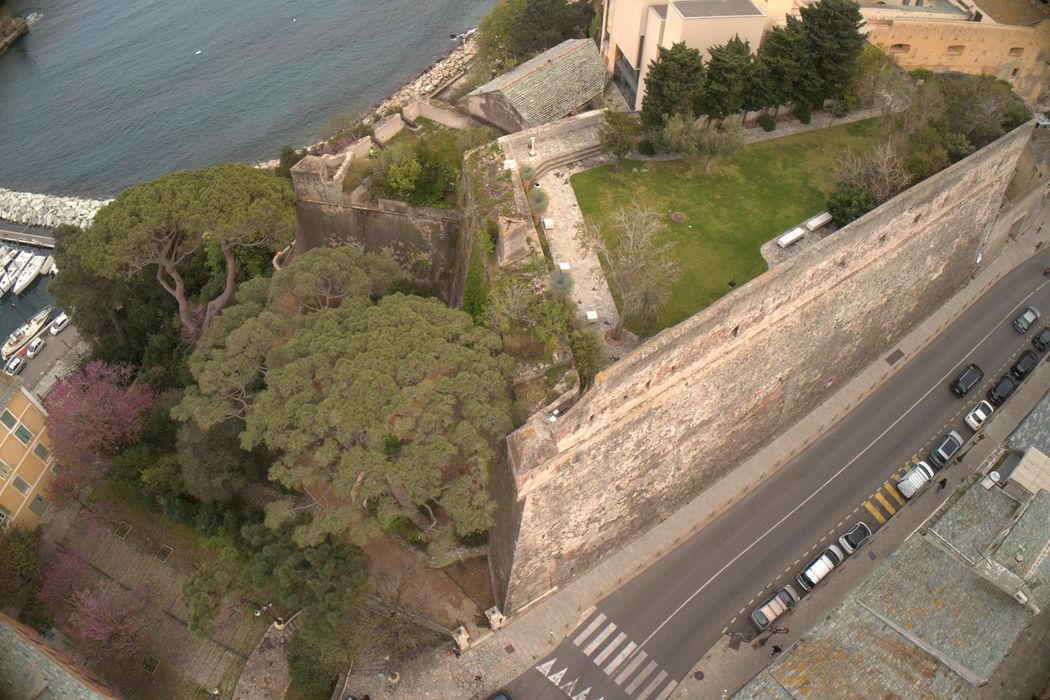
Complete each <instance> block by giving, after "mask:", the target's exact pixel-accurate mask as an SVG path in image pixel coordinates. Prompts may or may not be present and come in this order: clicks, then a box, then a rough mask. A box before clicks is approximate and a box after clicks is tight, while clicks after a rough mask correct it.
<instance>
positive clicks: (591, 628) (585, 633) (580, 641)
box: [572, 613, 605, 646]
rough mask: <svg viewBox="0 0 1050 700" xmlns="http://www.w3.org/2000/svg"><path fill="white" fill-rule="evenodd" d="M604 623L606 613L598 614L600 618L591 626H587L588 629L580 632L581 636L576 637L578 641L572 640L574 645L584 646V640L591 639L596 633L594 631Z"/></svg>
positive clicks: (595, 619)
mask: <svg viewBox="0 0 1050 700" xmlns="http://www.w3.org/2000/svg"><path fill="white" fill-rule="evenodd" d="M603 622H605V613H598V617H596V618H594V620H593V621H592V622H591V624H589V625H587V629H585V630H584V631H582V632H580V634H579V636H578V637H576V639H574V640H572V643H573V644H575V645H576V646H580V645H581V644H583V640H585V639H587V637H590V636H591V634H593V633H594V630H596V629H598V627H599V626H600V625H601V624H602V623H603Z"/></svg>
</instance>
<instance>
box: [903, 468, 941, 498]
mask: <svg viewBox="0 0 1050 700" xmlns="http://www.w3.org/2000/svg"><path fill="white" fill-rule="evenodd" d="M932 478H933V467H931V466H930V465H929V464H926V462H919V463H918V464H916V465H915V466H914V467H912V468H911V470H910V471H909V472H908V473H907V474H905V475H904V476H903V477H902V478H901V480H900V481H898V482H897V491H898V492H899V493H900V495H902V496H904V498H906V499H910V498H912V497H913V496H915V494H917V493H918V492H919V491H921V490H922V487H923V486H925V485H926V484H928V483H930V479H932Z"/></svg>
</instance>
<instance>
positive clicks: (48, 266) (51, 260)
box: [40, 255, 55, 275]
mask: <svg viewBox="0 0 1050 700" xmlns="http://www.w3.org/2000/svg"><path fill="white" fill-rule="evenodd" d="M54 267H55V256H54V255H49V256H47V260H45V261H44V264H43V266H42V267H41V268H40V274H42V275H46V274H48V273H50V272H51V270H52V268H54Z"/></svg>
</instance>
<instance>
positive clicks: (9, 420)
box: [0, 408, 18, 430]
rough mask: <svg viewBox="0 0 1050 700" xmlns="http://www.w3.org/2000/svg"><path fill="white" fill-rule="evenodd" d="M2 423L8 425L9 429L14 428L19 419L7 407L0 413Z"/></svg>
mask: <svg viewBox="0 0 1050 700" xmlns="http://www.w3.org/2000/svg"><path fill="white" fill-rule="evenodd" d="M0 423H3V424H4V425H6V426H7V428H8V430H14V429H15V425H17V424H18V419H17V418H15V417H14V415H13V414H12V413H11V412H10V411H8V410H7V409H6V408H5V409H4V412H3V413H0Z"/></svg>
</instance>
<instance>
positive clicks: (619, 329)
mask: <svg viewBox="0 0 1050 700" xmlns="http://www.w3.org/2000/svg"><path fill="white" fill-rule="evenodd" d="M623 322H624V314H620V317H619V318H618V319H617V320H616V325H615V326H613V332H612V337H613V340H615V341H617V342H619V341H620V340H621V338H622V336H623Z"/></svg>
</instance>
